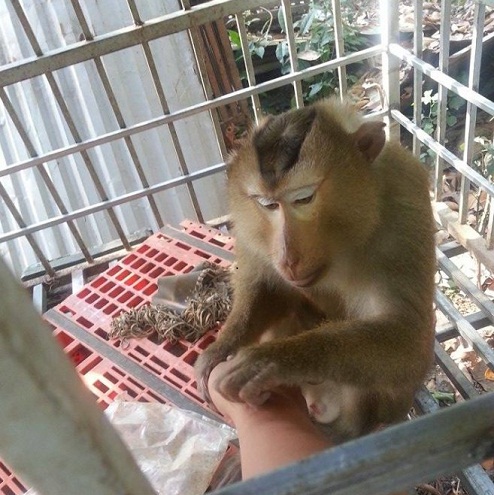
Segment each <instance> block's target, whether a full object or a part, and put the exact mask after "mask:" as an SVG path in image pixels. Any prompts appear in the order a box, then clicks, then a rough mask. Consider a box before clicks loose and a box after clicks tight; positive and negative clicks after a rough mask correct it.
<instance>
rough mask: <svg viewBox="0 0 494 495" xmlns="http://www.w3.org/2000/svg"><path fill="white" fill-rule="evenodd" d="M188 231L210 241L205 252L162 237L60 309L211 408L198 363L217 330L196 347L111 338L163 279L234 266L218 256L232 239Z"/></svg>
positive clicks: (192, 226) (210, 231) (190, 227)
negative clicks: (121, 318)
mask: <svg viewBox="0 0 494 495" xmlns="http://www.w3.org/2000/svg"><path fill="white" fill-rule="evenodd" d="M184 228H185V230H186V232H187V233H189V235H192V236H193V237H195V238H199V239H201V241H202V242H203V243H206V244H202V245H203V246H204V247H205V249H200V248H197V247H196V246H194V245H193V242H192V241H193V239H191V243H190V244H188V243H186V242H185V241H184V240H183V238H181V239H180V240H178V239H175V238H173V237H171V236H169V235H164V234H162V233H157V234H155V235H153V236H151V237H149V238H148V239H147V240H146V241H145V242H144V243H142V244H141V245H140V246H139V247H138V248H137V249H136V250H135V251H133V252H132V253H130V254H129V255H127V256H126V257H125V258H123V259H122V260H120V261H119V262H118V263H117V264H116V265H115V266H113V267H111V268H109V269H108V270H107V271H106V272H104V273H103V274H101V275H99V276H98V277H97V278H95V279H94V280H93V281H91V282H90V283H89V284H86V285H85V286H84V287H83V289H82V290H81V291H80V292H78V293H77V294H73V295H71V296H69V297H68V298H67V299H65V301H64V302H63V303H61V304H59V305H58V306H57V307H56V308H55V309H54V311H56V312H59V313H61V314H63V315H64V316H65V317H66V318H69V319H70V320H72V321H73V322H74V323H76V324H78V325H79V326H81V327H83V328H84V329H85V330H87V331H88V332H90V333H92V334H93V335H96V336H97V337H98V338H100V339H101V340H103V341H105V342H106V343H109V344H110V345H112V346H113V347H114V348H116V349H118V350H119V352H122V353H123V354H125V355H126V356H127V357H129V358H131V359H132V360H133V361H135V362H136V363H139V364H140V365H141V366H143V367H144V368H146V369H147V370H149V371H151V372H152V373H153V374H155V375H156V376H158V377H160V378H161V379H162V380H164V381H165V382H166V383H168V384H169V385H170V386H172V387H174V388H176V389H177V390H179V391H180V392H181V393H182V394H184V395H186V396H187V397H188V398H190V399H192V400H193V401H195V402H196V403H197V404H199V405H201V406H202V407H207V405H206V404H205V403H204V401H203V400H202V398H201V397H200V395H199V393H198V391H197V384H196V382H195V379H194V372H193V365H194V362H195V360H196V359H197V356H198V354H199V353H200V352H201V351H202V350H203V349H205V348H206V347H207V346H208V345H209V344H210V343H211V342H212V341H213V340H214V338H215V331H210V332H208V333H207V334H206V335H204V336H203V337H201V339H199V340H198V341H197V342H196V343H194V344H191V343H188V342H177V343H175V344H171V343H169V342H162V343H160V342H158V340H157V339H156V337H155V336H151V337H150V338H144V339H140V340H136V339H132V340H130V341H128V342H126V345H125V346H123V345H122V343H121V342H120V341H109V340H108V333H109V330H110V325H111V321H112V319H113V318H114V317H115V316H117V315H118V314H120V313H121V312H122V311H127V310H129V309H131V308H135V307H139V306H141V305H144V304H147V303H149V302H150V301H151V298H152V296H153V295H154V294H155V292H156V291H157V279H158V278H160V277H163V276H168V275H176V274H183V273H187V272H189V271H190V270H192V269H193V268H194V267H195V266H197V265H198V264H200V263H202V262H204V260H208V261H211V262H213V263H216V264H219V265H221V266H228V265H229V264H230V263H229V262H228V261H226V260H225V259H222V258H220V257H218V255H217V252H218V249H217V248H218V247H220V248H221V249H224V250H225V251H231V249H233V239H232V238H231V237H229V236H225V235H224V234H222V233H221V232H219V231H218V230H215V229H211V228H209V227H204V226H201V225H198V224H194V223H193V222H187V223H186V225H184ZM213 240H214V242H213ZM208 244H209V245H211V246H214V248H215V249H213V251H214V253H216V254H214V253H210V252H208V251H207V249H206V248H207V246H208Z"/></svg>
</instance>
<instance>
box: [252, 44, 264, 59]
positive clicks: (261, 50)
mask: <svg viewBox="0 0 494 495" xmlns="http://www.w3.org/2000/svg"><path fill="white" fill-rule="evenodd" d="M254 53H255V54H256V55H257V56H258V57H259V58H262V57H264V47H263V46H262V45H255V46H254Z"/></svg>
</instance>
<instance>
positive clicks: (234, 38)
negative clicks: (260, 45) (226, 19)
mask: <svg viewBox="0 0 494 495" xmlns="http://www.w3.org/2000/svg"><path fill="white" fill-rule="evenodd" d="M228 37H229V38H230V42H231V43H233V44H234V45H237V46H240V45H241V42H240V35H239V34H238V33H237V31H233V30H232V29H229V30H228Z"/></svg>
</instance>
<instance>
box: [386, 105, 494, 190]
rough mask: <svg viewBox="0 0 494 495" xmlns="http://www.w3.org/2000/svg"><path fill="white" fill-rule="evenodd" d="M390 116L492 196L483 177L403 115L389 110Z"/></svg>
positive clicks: (490, 186)
mask: <svg viewBox="0 0 494 495" xmlns="http://www.w3.org/2000/svg"><path fill="white" fill-rule="evenodd" d="M391 115H392V116H393V118H394V119H395V120H397V121H398V122H399V123H400V124H401V125H402V126H403V127H405V129H407V130H408V131H410V132H411V133H412V134H413V135H414V136H417V137H418V138H419V139H420V141H422V142H423V143H424V144H426V145H427V146H429V148H430V149H431V150H432V151H434V152H435V153H437V154H438V155H439V156H441V158H444V160H446V161H447V162H448V163H449V164H450V165H451V166H453V167H454V168H455V169H456V170H458V172H461V173H462V174H463V175H465V176H466V177H468V178H469V179H470V180H471V181H472V182H474V183H475V184H477V186H479V187H482V189H484V190H485V191H486V192H488V193H489V194H490V195H491V196H494V185H493V184H492V183H490V182H489V181H488V180H487V179H486V178H485V177H482V175H480V174H479V173H478V172H476V171H475V170H473V168H472V167H470V166H469V165H468V164H467V163H465V162H464V161H463V160H461V159H460V158H458V157H457V156H456V155H455V154H454V153H452V152H451V151H449V150H448V149H446V148H445V147H444V146H443V145H442V144H439V143H438V142H437V141H436V140H435V139H434V138H433V137H431V136H429V134H427V133H426V132H425V131H424V130H422V129H420V127H418V126H416V125H415V124H414V123H413V122H412V121H411V120H410V119H409V118H407V117H406V116H405V115H403V114H402V113H401V112H399V111H398V110H391Z"/></svg>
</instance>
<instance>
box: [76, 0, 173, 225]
mask: <svg viewBox="0 0 494 495" xmlns="http://www.w3.org/2000/svg"><path fill="white" fill-rule="evenodd" d="M71 4H72V8H73V9H74V12H75V14H76V16H77V20H78V21H79V25H80V26H81V29H82V34H83V35H84V37H85V38H86V40H92V39H93V33H91V30H90V29H89V25H88V23H87V21H86V18H85V16H84V13H83V11H82V8H81V6H80V4H79V2H78V0H71ZM94 63H95V65H96V70H97V71H98V75H99V78H100V79H101V82H102V84H103V87H104V88H105V92H106V95H107V97H108V101H109V102H110V105H111V107H112V110H113V113H114V114H115V118H116V119H117V123H118V126H119V127H120V129H125V127H127V125H126V123H125V120H124V118H123V115H122V112H121V110H120V107H119V105H118V102H117V99H116V97H115V93H114V92H113V88H112V86H111V84H110V80H109V78H108V74H107V72H106V70H105V67H104V65H103V62H102V60H101V57H96V58H94ZM124 143H125V144H126V146H127V150H128V152H129V155H130V157H131V159H132V162H133V163H134V168H135V170H136V172H137V175H138V177H139V180H140V181H141V184H142V186H143V187H149V182H148V180H147V177H146V174H145V172H144V170H143V167H142V164H141V161H140V159H139V156H138V154H137V150H136V148H135V146H134V142H133V141H132V138H131V137H130V136H126V137H125V138H124ZM147 200H148V202H149V206H150V207H151V211H152V212H153V215H154V219H155V220H156V223H157V224H158V227H159V228H161V227H163V226H164V222H163V219H162V218H161V214H160V212H159V210H158V205H157V204H156V201H155V199H154V197H153V196H148V197H147Z"/></svg>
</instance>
